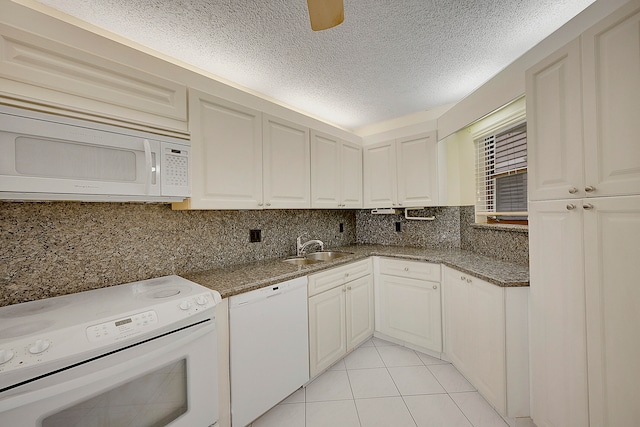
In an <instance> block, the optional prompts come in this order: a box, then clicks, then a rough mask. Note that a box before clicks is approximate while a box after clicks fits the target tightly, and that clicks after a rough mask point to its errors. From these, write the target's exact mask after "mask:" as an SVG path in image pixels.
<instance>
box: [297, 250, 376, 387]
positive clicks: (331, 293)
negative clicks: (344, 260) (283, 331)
mask: <svg viewBox="0 0 640 427" xmlns="http://www.w3.org/2000/svg"><path fill="white" fill-rule="evenodd" d="M363 263H364V264H363ZM363 265H368V266H369V269H368V272H367V273H366V274H365V275H362V274H358V272H359V271H362V266H363ZM370 265H371V260H370V259H367V260H365V261H360V262H357V263H353V264H349V265H346V266H343V267H337V268H334V269H331V270H327V271H324V272H322V273H318V274H314V275H311V276H309V286H310V287H309V295H312V294H313V293H314V292H315V288H312V283H313V282H314V281H316V280H318V279H320V280H321V279H322V278H323V277H324V276H333V277H336V279H335V280H334V281H333V284H334V286H330V285H327V286H323V288H322V289H328V290H324V291H322V292H320V293H315V294H314V295H312V296H310V297H309V372H310V376H311V377H312V378H313V377H314V376H316V375H318V374H319V373H321V372H322V371H324V370H325V369H326V368H328V367H329V366H331V365H332V364H333V363H335V362H337V361H338V360H340V359H341V358H342V357H344V356H345V355H346V354H347V352H349V351H351V350H352V349H353V348H355V347H356V346H357V345H358V344H360V343H362V342H363V341H365V340H366V339H367V338H369V337H371V335H372V334H373V278H372V275H371V267H370ZM358 276H360V277H358Z"/></svg>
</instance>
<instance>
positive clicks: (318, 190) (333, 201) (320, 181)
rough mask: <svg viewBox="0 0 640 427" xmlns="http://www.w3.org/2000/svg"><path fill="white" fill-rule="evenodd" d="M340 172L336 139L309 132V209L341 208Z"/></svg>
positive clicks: (338, 144) (339, 156)
mask: <svg viewBox="0 0 640 427" xmlns="http://www.w3.org/2000/svg"><path fill="white" fill-rule="evenodd" d="M340 170H341V149H340V141H339V140H338V138H335V137H332V136H329V135H325V134H322V133H320V132H316V131H311V207H313V208H328V209H335V208H338V207H341V205H342V202H341V201H340V187H341V179H340Z"/></svg>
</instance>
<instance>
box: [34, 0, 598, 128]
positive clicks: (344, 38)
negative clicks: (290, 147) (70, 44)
mask: <svg viewBox="0 0 640 427" xmlns="http://www.w3.org/2000/svg"><path fill="white" fill-rule="evenodd" d="M594 1H595V0H529V1H522V0H490V1H482V2H480V1H473V0H457V1H451V0H407V1H402V2H393V1H364V0H345V2H344V4H345V20H344V23H342V24H341V25H339V26H337V27H334V28H332V29H329V30H324V31H319V32H314V31H312V30H311V27H310V24H309V18H308V14H307V6H306V1H304V0H270V1H262V0H250V1H234V0H224V1H222V0H104V1H99V2H95V1H92V2H87V1H83V0H39V2H40V3H43V4H45V5H48V6H51V7H53V8H55V9H58V10H60V11H62V12H65V13H67V14H69V15H72V16H75V17H77V18H79V19H81V20H83V21H86V22H89V23H91V24H94V25H96V26H98V27H102V28H104V29H106V30H108V31H111V32H113V33H116V34H118V35H120V36H123V37H125V38H127V39H130V40H132V41H134V42H137V43H140V44H142V45H144V46H147V47H149V48H151V49H154V50H156V51H159V52H161V53H164V54H167V55H169V56H171V57H174V58H176V59H179V60H181V61H184V62H187V63H189V64H191V65H194V66H196V67H199V68H202V69H204V70H206V71H208V72H211V73H213V74H215V75H218V76H220V77H222V78H224V79H227V80H231V81H233V82H235V83H237V84H239V85H241V86H244V87H246V88H249V89H251V90H253V91H257V92H259V93H262V94H265V95H267V96H269V97H271V98H275V99H277V100H279V101H281V102H284V103H285V104H288V105H291V106H293V107H295V108H297V109H300V110H302V111H306V112H308V113H310V114H312V115H314V116H317V117H319V118H321V119H323V120H326V121H328V122H331V123H335V124H337V125H339V126H341V127H344V128H347V129H357V128H359V127H362V126H364V125H368V124H372V123H377V122H380V121H383V120H388V119H391V118H395V117H401V116H405V115H407V114H411V113H415V112H418V111H424V110H429V109H432V108H434V107H437V106H441V105H445V104H449V103H452V102H456V101H459V100H460V99H462V98H463V97H464V96H466V95H468V94H469V93H470V92H472V91H473V90H474V89H475V88H477V87H478V86H480V85H481V84H482V83H484V82H485V81H487V80H488V79H489V78H491V77H492V76H493V75H495V74H496V73H497V72H498V71H500V70H501V69H503V68H504V67H505V66H507V65H508V64H510V63H511V62H513V61H514V60H515V59H516V58H518V57H519V56H521V55H522V54H523V53H524V52H526V51H527V50H528V49H530V48H531V47H533V46H534V45H535V44H537V43H538V42H539V41H541V40H542V39H544V38H545V37H546V36H548V35H549V34H551V33H552V32H553V31H555V30H556V29H557V28H559V27H560V26H562V25H563V24H564V23H566V22H567V21H568V20H570V19H571V18H572V17H574V16H575V15H577V14H578V13H579V12H581V11H582V10H584V9H585V8H586V7H587V6H589V5H590V4H591V3H593V2H594Z"/></svg>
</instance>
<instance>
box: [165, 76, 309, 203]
mask: <svg viewBox="0 0 640 427" xmlns="http://www.w3.org/2000/svg"><path fill="white" fill-rule="evenodd" d="M189 111H190V112H191V113H190V116H189V130H190V131H191V150H192V154H193V155H192V173H191V176H192V182H191V187H192V188H191V198H190V199H187V200H186V201H184V202H183V203H174V204H173V208H174V209H265V208H267V209H268V208H271V209H276V208H309V207H310V187H309V181H310V171H309V130H308V128H305V127H303V126H299V125H297V124H295V123H292V122H288V121H286V120H281V119H279V118H276V117H272V116H268V115H266V114H263V113H261V112H260V111H258V110H254V109H252V108H248V107H245V106H243V105H240V104H236V103H233V102H230V101H227V100H224V99H222V98H218V97H215V96H213V95H209V94H207V93H204V92H200V91H197V90H194V89H191V90H190V91H189Z"/></svg>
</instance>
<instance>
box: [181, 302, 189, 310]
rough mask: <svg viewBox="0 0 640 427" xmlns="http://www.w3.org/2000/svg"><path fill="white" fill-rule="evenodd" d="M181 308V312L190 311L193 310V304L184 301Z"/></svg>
mask: <svg viewBox="0 0 640 427" xmlns="http://www.w3.org/2000/svg"><path fill="white" fill-rule="evenodd" d="M179 307H180V310H189V309H190V308H191V303H190V302H189V301H182V302H181V303H180V305H179Z"/></svg>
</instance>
